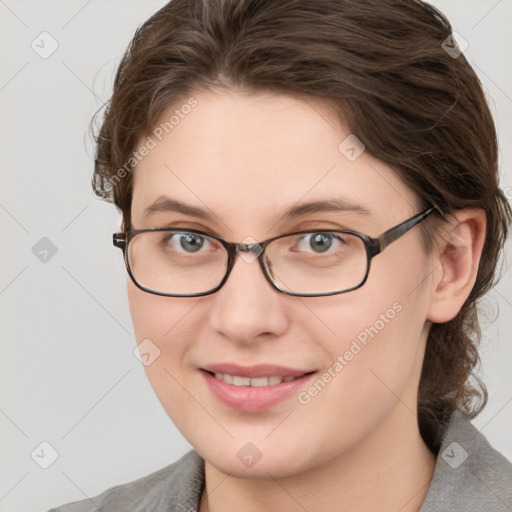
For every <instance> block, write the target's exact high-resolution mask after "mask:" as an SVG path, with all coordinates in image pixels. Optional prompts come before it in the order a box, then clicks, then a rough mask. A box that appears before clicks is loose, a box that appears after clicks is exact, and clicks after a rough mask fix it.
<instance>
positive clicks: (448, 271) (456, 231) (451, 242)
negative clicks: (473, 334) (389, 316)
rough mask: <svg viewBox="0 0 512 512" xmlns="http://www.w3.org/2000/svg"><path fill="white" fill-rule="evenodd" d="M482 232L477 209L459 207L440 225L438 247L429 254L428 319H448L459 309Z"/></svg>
mask: <svg viewBox="0 0 512 512" xmlns="http://www.w3.org/2000/svg"><path fill="white" fill-rule="evenodd" d="M485 232H486V218H485V212H484V211H483V210H481V209H465V210H459V211H457V212H456V214H455V216H454V217H451V218H450V219H449V223H447V224H445V225H443V226H442V227H441V230H440V233H439V235H438V236H439V243H438V245H439V251H438V252H436V253H435V256H434V257H433V258H432V265H433V266H432V275H433V276H434V279H433V282H432V288H431V296H430V304H429V307H428V311H427V319H428V320H430V321H431V322H434V323H443V322H448V321H449V320H452V319H453V318H454V317H455V316H456V315H457V313H458V312H459V311H460V309H461V307H462V305H463V304H464V302H465V301H466V299H467V297H468V296H469V294H470V292H471V289H472V288H473V285H474V284H475V280H476V276H477V272H478V265H479V263H480V257H481V254H482V248H483V245H484V241H485Z"/></svg>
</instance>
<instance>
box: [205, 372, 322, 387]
mask: <svg viewBox="0 0 512 512" xmlns="http://www.w3.org/2000/svg"><path fill="white" fill-rule="evenodd" d="M204 371H205V372H206V373H208V374H210V375H211V376H212V377H215V378H216V379H217V380H221V381H222V382H225V383H226V384H232V385H233V386H249V387H253V388H265V387H267V386H276V385H277V384H281V382H292V381H294V380H296V379H300V378H301V377H304V376H305V375H309V374H310V373H314V372H308V373H304V374H302V375H299V376H293V375H286V376H284V377H282V376H280V375H271V376H270V377H252V378H251V377H244V376H242V375H230V374H229V373H217V372H210V371H208V370H204Z"/></svg>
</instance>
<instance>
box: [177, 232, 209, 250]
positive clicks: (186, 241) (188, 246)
mask: <svg viewBox="0 0 512 512" xmlns="http://www.w3.org/2000/svg"><path fill="white" fill-rule="evenodd" d="M203 243H204V240H203V238H202V237H200V236H198V235H194V234H192V233H189V234H187V235H184V236H182V237H181V239H180V244H181V247H183V249H185V250H187V251H189V252H196V251H198V250H199V249H201V247H202V246H203Z"/></svg>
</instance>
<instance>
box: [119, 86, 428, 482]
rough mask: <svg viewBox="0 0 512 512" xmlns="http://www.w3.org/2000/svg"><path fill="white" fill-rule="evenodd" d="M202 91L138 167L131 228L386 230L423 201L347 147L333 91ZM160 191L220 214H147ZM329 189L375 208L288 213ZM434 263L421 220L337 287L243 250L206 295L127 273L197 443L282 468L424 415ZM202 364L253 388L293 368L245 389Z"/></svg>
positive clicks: (176, 415)
mask: <svg viewBox="0 0 512 512" xmlns="http://www.w3.org/2000/svg"><path fill="white" fill-rule="evenodd" d="M193 97H194V98H195V99H196V100H197V105H196V106H195V107H194V108H193V109H186V110H187V111H188V110H189V113H188V114H187V115H186V116H184V117H183V118H182V119H180V120H179V123H177V124H176V125H175V126H174V127H173V129H172V130H169V133H168V134H166V135H165V136H164V137H161V138H162V140H161V141H157V144H156V146H155V147H154V148H152V149H151V150H150V151H149V153H148V154H147V156H145V157H144V158H143V159H142V160H141V162H140V163H139V164H138V165H137V167H136V169H135V171H134V172H135V180H134V189H133V203H132V211H131V213H132V227H133V228H135V229H140V228H154V227H169V228H180V229H184V230H186V229H197V230H200V231H204V232H206V233H211V234H215V235H218V236H220V237H222V238H224V239H225V240H227V241H229V242H242V241H244V240H245V239H247V238H248V237H251V240H252V239H254V240H256V241H259V242H261V241H263V240H266V239H269V238H272V237H275V236H279V235H282V234H286V233H292V232H295V231H304V230H311V231H314V230H322V229H323V230H326V229H350V230H354V231H358V232H361V233H365V234H367V235H369V236H372V237H377V236H378V235H380V234H381V233H382V232H384V231H385V230H387V229H389V228H390V227H393V226H395V225H396V224H398V223H400V222H402V221H403V220H405V219H407V218H409V217H411V216H412V215H414V214H415V213H417V211H418V210H417V208H416V207H415V206H414V205H415V204H416V202H417V198H416V197H415V196H414V194H413V193H412V192H411V191H410V190H409V189H408V188H407V187H406V186H405V185H404V184H403V183H402V182H401V181H400V180H399V178H398V177H397V176H396V175H395V174H394V172H393V171H392V170H391V169H390V168H389V167H388V166H386V165H385V164H384V163H383V162H381V161H379V160H377V159H375V158H374V157H372V156H371V155H370V154H369V153H368V152H367V151H363V152H362V154H360V156H358V157H357V158H356V159H355V160H354V158H353V156H354V155H353V154H352V152H350V151H349V152H348V153H347V152H346V151H345V152H343V151H342V150H343V148H345V145H346V144H347V143H345V145H342V146H341V150H340V149H339V146H340V143H342V141H344V139H345V138H346V137H347V136H348V135H349V132H348V131H347V130H346V129H345V128H344V127H343V125H342V124H341V123H340V122H339V121H337V120H336V119H335V118H334V116H333V115H332V113H331V111H330V110H329V108H328V105H327V104H326V103H324V102H322V101H321V100H313V99H308V101H304V100H300V99H296V98H292V97H290V96H281V95H277V94H276V95H273V94H263V93H260V94H253V95H248V94H243V93H234V92H233V93H231V92H230V93H229V94H227V93H225V92H203V93H198V94H194V95H193ZM174 110H175V107H173V108H172V109H171V110H170V111H169V112H167V113H166V114H165V115H164V116H163V117H162V119H163V120H166V119H169V117H170V116H171V115H172V113H173V111H174ZM349 140H350V139H349ZM357 149H358V148H356V150H357ZM346 155H348V156H349V157H350V158H347V156H346ZM164 198H170V199H173V200H178V201H180V202H182V203H186V204H187V205H190V206H193V207H195V208H198V209H202V210H204V211H205V213H206V214H208V215H209V217H208V216H197V215H192V214H189V213H184V212H177V211H173V210H171V209H154V208H152V209H151V208H150V209H149V210H148V207H150V206H151V205H154V204H155V203H161V202H162V200H163V199H164ZM332 199H337V200H340V199H341V200H343V201H345V202H346V203H347V204H351V205H359V206H361V207H363V208H365V209H366V210H368V211H367V212H362V211H361V209H357V208H356V209H346V210H339V211H338V210H336V211H316V212H314V211H310V212H309V213H304V214H302V215H300V216H296V217H291V218H288V217H285V216H284V212H285V210H287V209H288V208H290V207H293V206H297V205H300V204H302V203H306V202H312V201H327V200H332ZM428 264H429V263H428V258H427V255H426V254H425V253H424V250H423V249H422V246H421V243H420V237H419V230H418V228H414V229H413V230H412V231H410V232H408V233H407V234H406V235H404V236H403V237H402V238H400V239H399V240H398V241H396V242H394V243H393V244H391V245H390V246H389V247H387V248H386V250H385V251H384V252H383V253H382V254H380V255H378V256H377V257H376V258H375V259H374V260H373V261H372V264H371V270H370V273H369V276H368V280H367V282H366V283H365V284H364V286H362V287H361V288H359V289H357V290H355V291H352V292H349V293H344V294H339V295H332V296H326V297H294V296H290V295H286V294H284V293H280V292H279V291H278V290H276V289H274V288H273V287H272V286H271V285H270V283H269V282H268V281H267V280H266V279H265V277H264V275H263V273H262V270H261V268H260V266H259V264H258V262H257V261H252V262H251V261H250V260H249V259H244V258H242V257H237V258H236V261H235V264H234V267H233V270H232V272H231V274H230V276H229V279H228V280H227V282H226V283H225V285H224V286H223V287H222V288H221V289H220V290H219V291H217V292H216V293H214V294H211V295H208V296H203V297H195V298H176V297H162V296H157V295H152V294H149V293H146V292H144V291H142V290H140V289H138V288H137V287H136V286H135V285H134V284H133V283H132V282H131V281H129V282H128V294H129V303H130V309H131V314H132V318H133V323H134V327H135V333H136V337H137V343H141V342H142V341H143V340H147V339H149V340H151V341H150V343H152V344H154V345H156V347H157V348H158V350H159V351H160V355H159V356H158V357H157V358H156V359H155V360H154V361H153V362H152V363H151V364H149V365H148V366H147V367H146V371H147V375H148V377H149V380H150V382H151V384H152V386H153V388H154V390H155V392H156V394H157V395H158V398H159V400H160V402H161V403H162V405H163V407H164V408H165V410H166V411H167V413H168V414H169V416H170V417H171V419H172V420H173V422H174V423H175V424H176V426H177V427H178V428H179V430H180V431H181V432H182V433H183V435H184V436H185V437H186V438H187V440H188V441H189V442H190V443H191V444H192V446H194V448H195V449H196V450H197V451H198V452H199V453H200V454H201V455H202V456H203V457H204V458H205V459H206V460H207V461H209V462H210V463H211V464H213V465H214V466H215V467H216V468H218V469H220V470H221V471H223V472H225V473H231V474H232V475H239V476H246V477H251V478H264V477H265V476H268V473H267V472H269V473H270V474H272V475H273V476H274V477H276V478H282V477H285V476H290V475H293V474H298V473H301V472H305V471H308V470H312V469H314V468H315V467H318V466H320V465H328V464H329V463H330V462H333V461H334V460H335V459H336V458H340V457H350V456H352V455H351V454H354V453H355V449H356V448H361V449H362V448H363V447H364V446H372V443H374V444H375V446H377V445H378V442H379V439H380V440H382V439H383V438H384V436H385V433H386V429H387V430H388V431H389V429H390V428H391V427H392V425H393V424H394V422H395V423H396V422H397V421H412V420H414V421H416V418H415V417H414V415H413V414H411V410H412V411H414V410H415V409H416V399H417V387H418V382H419V375H420V371H421V363H422V358H423V353H424V343H425V338H426V331H425V319H426V310H427V305H428V287H427V286H425V283H426V276H427V275H428ZM146 343H148V342H146ZM152 346H153V345H152ZM205 369H210V371H211V370H212V369H214V370H215V369H216V370H217V373H227V374H229V375H235V376H237V375H238V376H240V377H247V376H248V375H249V376H252V377H254V378H260V380H259V381H258V380H256V381H250V382H251V383H253V384H258V383H259V384H265V382H266V381H265V380H263V381H262V380H261V378H262V377H270V376H272V375H274V376H276V377H279V376H280V377H281V378H283V377H284V376H288V377H292V376H294V377H296V379H295V380H291V379H287V380H286V381H283V382H282V383H280V384H273V383H272V382H276V381H272V380H271V381H270V382H269V385H268V387H257V386H251V387H248V386H237V385H235V384H236V382H238V383H239V384H240V383H242V384H247V383H248V381H247V380H245V379H242V380H240V379H237V380H236V382H235V383H233V384H230V383H229V381H230V377H227V378H224V380H227V381H228V382H224V381H222V382H220V381H219V380H216V379H215V377H214V376H212V375H211V374H210V373H208V372H207V371H205ZM251 372H252V373H251ZM404 418H405V420H404ZM251 457H252V459H251ZM251 461H253V462H251ZM254 461H256V462H255V463H254Z"/></svg>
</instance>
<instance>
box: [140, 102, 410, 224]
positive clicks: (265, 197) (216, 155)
mask: <svg viewBox="0 0 512 512" xmlns="http://www.w3.org/2000/svg"><path fill="white" fill-rule="evenodd" d="M191 98H193V100H192V101H191ZM184 105H194V107H193V108H188V107H187V108H184ZM166 123H167V124H166ZM159 127H160V130H159V131H156V132H155V131H154V132H153V134H151V135H150V138H151V139H152V142H153V143H151V144H148V143H147V142H148V140H147V139H143V140H142V141H141V143H142V144H144V143H146V144H147V145H148V146H149V145H151V146H153V147H152V149H150V150H149V151H148V153H147V154H146V156H144V158H142V159H141V161H140V162H139V163H138V165H137V166H136V169H135V180H134V190H133V192H134V194H133V203H132V218H133V221H134V223H136V222H137V221H140V220H141V219H142V216H143V214H144V211H145V209H147V207H148V206H149V205H151V204H152V203H154V202H155V201H157V200H158V198H160V197H162V196H171V197H173V198H178V199H179V200H180V201H183V202H186V203H188V204H192V205H194V206H197V207H200V208H203V209H208V210H210V213H213V215H214V216H217V217H218V218H219V219H225V220H226V222H227V220H228V219H236V220H237V222H246V223H248V224H250V225H251V227H252V228H256V224H258V223H259V224H261V225H263V224H266V225H267V227H268V225H269V224H272V223H273V222H275V217H276V215H279V214H280V213H281V211H284V210H285V209H289V207H290V206H291V205H294V204H295V205H297V204H300V202H301V201H307V202H311V201H317V200H323V199H334V198H336V199H341V200H346V201H347V202H351V203H357V204H360V205H362V206H364V207H365V208H366V209H368V210H375V211H377V212H378V211H379V208H380V209H381V210H382V209H385V210H386V211H387V212H391V213H392V211H393V210H399V211H402V212H403V211H407V212H409V211H412V204H413V203H414V200H413V197H412V193H411V191H410V190H408V188H407V187H406V186H405V185H404V184H403V183H402V182H401V181H400V180H399V178H398V177H397V176H396V175H395V173H394V172H393V171H392V170H391V169H390V168H389V167H388V166H386V165H385V164H384V163H383V162H381V161H379V160H377V159H376V158H374V157H372V156H371V155H370V154H369V153H368V151H363V152H362V153H361V155H360V156H358V157H357V158H356V159H353V156H354V154H355V155H357V153H356V152H358V150H360V149H362V147H360V146H357V144H358V142H357V139H354V138H353V136H351V134H350V133H349V131H348V130H347V129H346V128H345V127H344V125H343V124H342V123H341V121H340V120H339V119H337V118H336V117H335V115H334V112H333V109H332V106H331V105H330V104H329V103H328V102H326V101H324V100H319V99H315V98H309V97H308V99H307V100H305V99H301V98H296V97H291V96H287V95H280V94H272V93H257V94H246V93H238V92H237V93H235V92H202V93H196V94H191V97H190V98H186V99H184V100H183V103H180V104H176V105H173V107H172V108H170V109H168V110H167V111H166V112H165V113H164V115H163V116H162V118H161V121H160V123H159V124H158V126H157V128H156V130H158V128H159ZM347 137H349V138H348V139H347ZM160 139H161V140H160ZM344 141H345V142H344ZM347 141H348V142H347ZM340 144H341V146H340ZM347 144H348V146H353V148H354V150H355V151H353V152H349V153H347V152H346V148H345V146H347ZM349 149H351V148H349ZM386 214H387V213H384V216H385V215H386Z"/></svg>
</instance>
